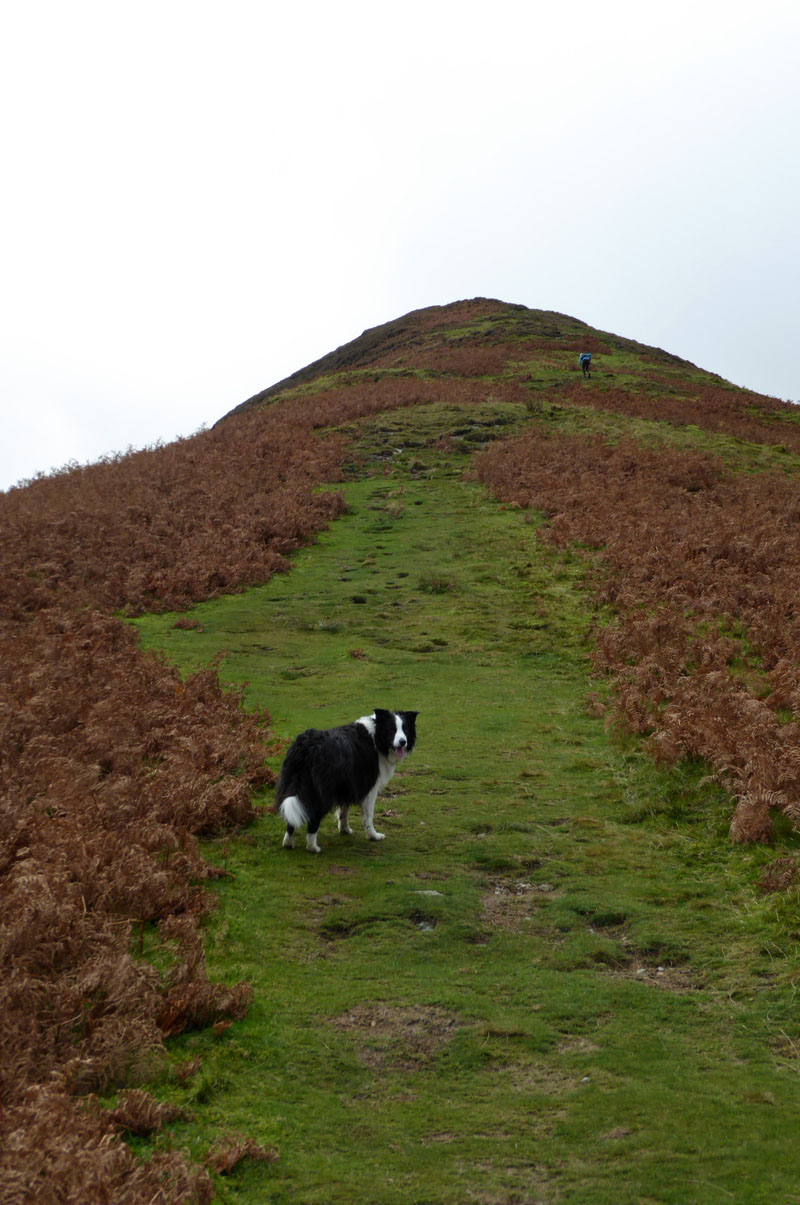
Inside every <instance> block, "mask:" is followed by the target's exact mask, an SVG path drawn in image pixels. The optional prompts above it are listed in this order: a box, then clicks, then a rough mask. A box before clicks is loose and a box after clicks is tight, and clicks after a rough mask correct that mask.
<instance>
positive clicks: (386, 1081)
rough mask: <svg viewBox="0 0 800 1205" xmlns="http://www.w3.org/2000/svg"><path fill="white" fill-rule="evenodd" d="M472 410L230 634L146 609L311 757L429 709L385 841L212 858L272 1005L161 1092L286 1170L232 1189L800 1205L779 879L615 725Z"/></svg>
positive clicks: (244, 614) (219, 942) (199, 1040)
mask: <svg viewBox="0 0 800 1205" xmlns="http://www.w3.org/2000/svg"><path fill="white" fill-rule="evenodd" d="M473 413H475V415H476V418H477V421H479V422H486V423H489V422H491V421H495V420H496V418H497V417H498V415H501V414H502V412H501V410H500V408H499V407H498V408H495V410H494V411H489V410H487V411H486V412H483V413H481V412H473ZM446 421H449V422H450V424H451V426H452V415H450V416H449V417H448V415H447V414H445V413H444V412H442V413H437V411H436V408H427V409H424V410H423V409H420V410H419V411H416V412H408V413H405V414H400V415H398V416H397V417H395V416H391V418H390V419H389V418H384V419H383V420H382V423H378V424H377V427H378V430H377V431H376V430H375V428H373V429H372V431H371V433H370V435H369V438H370V439H372V440H374V441H375V447H377V448H380V447H383V446H385V445H386V444H387V442H388V443H395V444H396V445H397V446H400V445H401V444H402V445H404V446H406V448H407V449H408V450H407V451H406V452H405V453H403V454H402V455H398V456H396V457H394V458H393V459H392V460H391V462H389V464H388V467H387V471H386V473H385V474H380V475H377V476H373V477H369V478H366V479H362V480H355V481H353V482H352V483H350V484H349V485H348V486H347V493H348V498H349V501H350V504H351V510H350V513H349V514H348V515H347V516H346V517H344V518H343V519H341V520H339V521H338V522H337V523H336V524H335V525H334V526H333V528H332V529H331V530H330V531H328V532H326V533H325V534H324V535H323V536H322V537H321V539H320V540H319V542H318V544H317V545H315V546H314V547H313V548H311V549H308V550H306V551H304V552H302V553H301V554H300V555H299V556H298V557H297V558H296V562H295V565H294V568H293V569H292V572H291V573H290V574H287V575H285V576H283V577H280V578H276V579H273V581H272V582H270V583H269V584H268V585H267V586H266V587H264V588H262V589H258V590H251V591H248V592H247V593H246V594H243V595H240V596H236V597H232V598H227V599H223V600H220V601H217V602H214V603H209V604H205V605H203V606H200V607H198V608H197V609H196V610H195V611H194V612H192V615H193V617H194V618H196V619H198V620H199V621H200V623H201V624H202V631H199V630H192V631H185V630H184V631H182V630H176V629H174V628H173V627H172V624H173V623H174V620H175V617H174V616H160V617H152V618H148V619H146V620H143V621H141V622H140V624H139V626H140V628H141V630H142V633H143V639H144V641H145V643H147V644H150V645H155V646H158V647H161V648H164V649H165V650H166V651H167V652H168V653H169V655H170V656H171V657H173V658H174V659H175V660H177V662H178V663H179V664H180V665H181V666H182V667H183V668H185V669H190V668H192V667H194V666H195V665H197V664H201V663H205V662H207V661H208V659H209V658H210V657H211V656H212V655H213V654H214V653H215V652H217V651H219V650H226V651H227V655H226V660H225V662H224V666H223V670H222V676H223V678H224V679H226V680H230V681H234V682H241V681H244V680H246V681H247V682H248V683H249V687H248V697H249V698H250V699H252V701H253V702H254V703H260V704H263V705H264V706H266V707H268V708H269V710H270V711H271V712H272V715H273V721H274V729H275V731H276V733H278V734H279V735H280V736H282V737H285V738H290V737H291V736H293V735H294V734H295V733H296V732H297V731H298V730H299V729H301V728H304V727H307V726H311V725H314V726H319V727H324V726H327V725H328V724H334V723H340V722H343V721H344V720H348V719H355V718H357V717H358V716H359V715H361V714H364V713H365V712H367V711H370V710H371V709H372V708H373V707H375V706H386V707H408V708H414V709H417V710H419V712H420V717H419V721H418V732H419V737H418V745H417V750H416V752H415V753H414V755H413V757H412V758H411V759H410V760H409V761H408V763H406V764H405V765H403V766H401V768H400V770H399V771H398V773H397V775H396V776H395V778H394V779H393V781H392V783H391V784H390V788H389V790H388V792H387V793H386V795H384V796H383V797H382V799H381V800H379V804H378V812H377V817H378V826H379V827H380V828H381V830H382V831H384V832H385V833H386V835H387V839H386V841H384V842H382V843H380V844H372V843H369V842H367V841H366V840H365V838H364V836H363V834H362V833H361V832H360V831H358V830H355V832H354V835H353V836H352V837H350V838H343V837H339V836H338V834H336V833H335V831H334V830H335V824H334V823H333V820H332V819H330V820H328V821H327V822H326V823H325V824H324V825H323V829H322V832H321V836H320V842H321V845H322V847H323V853H322V854H321V855H320V856H318V857H314V856H312V855H310V854H308V853H306V851H305V849H304V848H298V849H296V850H295V851H293V852H291V853H289V852H287V851H284V850H283V849H282V848H281V826H280V823H279V821H278V820H277V818H276V817H274V816H267V817H265V818H264V820H263V821H261V822H259V824H258V825H257V826H255V827H254V828H253V829H252V830H251V831H250V832H249V833H248V834H246V835H245V836H244V838H242V839H240V840H237V841H228V842H225V843H220V844H219V846H218V847H217V848H216V849H212V850H211V852H210V855H209V856H210V857H211V858H212V860H214V861H217V862H219V863H220V864H224V865H225V866H226V868H227V869H228V870H229V871H231V872H232V873H233V875H234V876H235V877H233V878H231V879H226V880H223V881H222V882H221V884H220V886H219V897H220V908H219V911H218V913H217V914H216V915H215V917H214V918H213V919H212V921H211V924H210V926H209V942H208V960H209V966H210V969H211V971H212V973H213V974H214V975H216V976H217V977H220V978H226V979H230V980H231V981H234V980H238V979H240V978H247V979H249V980H250V981H251V982H252V983H253V985H254V988H255V993H256V995H255V1003H254V1005H253V1007H252V1008H251V1011H250V1013H249V1015H248V1017H247V1018H246V1019H245V1020H244V1021H243V1022H240V1023H237V1024H236V1025H234V1026H233V1027H232V1028H230V1029H228V1030H225V1031H224V1032H222V1033H220V1034H216V1035H215V1034H213V1033H212V1032H210V1031H209V1032H202V1033H197V1034H190V1035H186V1036H184V1037H183V1038H181V1039H179V1040H177V1041H175V1042H174V1044H173V1048H174V1051H175V1054H176V1057H177V1058H179V1059H183V1058H187V1059H188V1058H196V1057H198V1056H199V1057H200V1058H201V1059H202V1069H201V1070H200V1071H199V1072H197V1074H196V1075H194V1076H193V1077H191V1078H189V1079H187V1081H186V1083H185V1084H180V1083H177V1082H176V1081H175V1080H174V1079H172V1080H169V1081H165V1083H164V1084H163V1085H161V1086H160V1091H161V1093H162V1095H164V1096H169V1097H170V1098H172V1099H174V1100H176V1101H178V1102H179V1103H181V1104H184V1105H187V1106H188V1107H190V1108H191V1109H192V1111H193V1114H194V1121H193V1122H191V1123H189V1122H187V1123H186V1124H183V1125H180V1126H177V1127H175V1129H174V1131H173V1133H174V1134H175V1135H176V1137H177V1139H178V1140H180V1141H181V1142H183V1143H186V1144H188V1146H189V1148H190V1150H191V1151H192V1152H193V1153H194V1154H195V1155H197V1156H198V1157H200V1156H201V1155H202V1154H203V1153H204V1151H205V1150H206V1149H207V1147H208V1145H209V1142H210V1141H211V1139H212V1137H213V1136H214V1135H215V1133H217V1132H218V1131H219V1130H220V1129H222V1130H223V1131H224V1130H226V1129H228V1128H230V1129H233V1130H239V1131H242V1132H244V1133H246V1134H248V1135H250V1136H252V1137H254V1138H255V1139H256V1140H257V1141H259V1142H261V1143H263V1144H264V1145H265V1146H267V1147H274V1148H275V1150H276V1151H277V1152H279V1158H278V1159H277V1160H276V1161H274V1162H271V1163H247V1162H245V1163H242V1164H240V1165H239V1166H238V1167H237V1169H236V1171H235V1172H234V1173H233V1175H231V1176H230V1177H228V1178H226V1179H225V1180H221V1181H220V1189H219V1192H220V1199H221V1200H227V1201H237V1202H238V1201H242V1202H290V1201H291V1202H315V1203H316V1202H320V1203H321V1202H343V1203H350V1202H359V1203H371V1202H375V1203H378V1202H380V1203H386V1205H390V1203H393V1202H397V1203H400V1202H420V1203H422V1202H429V1203H431V1205H434V1203H439V1202H441V1203H445V1202H469V1201H480V1202H508V1203H511V1202H533V1201H582V1202H583V1201H586V1202H615V1203H619V1202H639V1201H659V1202H661V1201H664V1202H666V1201H676V1202H684V1201H686V1202H688V1201H699V1202H715V1201H740V1202H741V1201H747V1202H750V1201H752V1202H761V1201H764V1202H767V1201H769V1202H775V1201H785V1202H789V1201H798V1200H800V1150H799V1149H798V1145H797V1141H796V1134H797V1131H798V1125H800V1081H798V1047H797V1042H798V1040H800V1039H798V1026H797V1014H796V1009H795V1005H794V982H793V976H794V975H796V971H795V968H796V965H797V962H796V956H795V954H796V940H797V936H798V935H797V933H796V932H793V931H791V929H790V928H788V927H787V924H786V923H785V922H784V921H783V920H782V916H781V914H780V912H779V909H778V906H777V905H776V904H774V903H773V902H771V900H770V899H769V898H762V897H760V896H758V895H757V894H756V893H755V891H754V888H753V884H754V881H755V878H756V876H757V872H758V867H759V865H761V864H762V863H763V862H764V861H765V860H767V858H768V856H774V851H773V852H772V854H771V855H767V854H766V853H765V851H763V850H761V849H751V848H742V847H732V846H730V845H729V844H728V842H727V839H726V831H727V823H728V818H729V805H728V803H727V801H726V800H724V799H723V798H722V797H721V795H720V794H719V793H718V792H717V791H716V789H715V788H713V787H710V786H708V785H703V784H702V781H701V779H702V770H701V768H699V767H691V766H690V767H684V768H683V769H681V770H680V771H676V772H670V773H667V772H664V771H659V770H657V769H656V768H654V767H653V766H651V765H650V764H649V763H648V762H647V761H646V760H645V759H644V758H643V757H641V756H640V754H639V753H638V752H637V751H636V749H635V748H633V747H632V746H631V747H623V746H621V745H620V744H618V743H615V742H614V741H613V740H611V738H610V737H609V736H608V735H607V734H606V732H605V731H604V728H603V725H602V721H601V720H598V719H596V718H594V717H592V716H591V715H590V714H589V712H588V711H587V708H586V705H585V700H586V694H587V690H588V689H589V687H588V685H587V676H588V672H589V664H588V651H589V644H588V640H587V633H588V631H589V628H590V625H591V622H592V618H593V617H592V613H591V609H590V604H589V600H588V598H587V596H586V594H585V593H584V592H583V591H582V589H581V588H580V586H581V568H580V564H579V562H578V561H577V560H573V559H572V558H570V557H566V558H564V557H557V556H555V555H554V554H553V553H551V552H549V551H546V550H543V548H542V547H541V546H540V545H539V544H538V543H537V540H536V534H535V528H534V526H533V525H531V524H528V523H526V522H525V521H524V516H523V515H522V514H521V513H520V512H518V511H514V510H504V509H502V508H500V507H498V506H497V505H495V504H494V503H492V502H491V501H487V499H486V498H485V496H484V495H483V493H482V492H481V491H480V490H479V489H478V488H477V487H475V486H474V485H471V484H469V483H465V482H464V481H462V480H461V477H460V471H461V467H462V465H463V463H464V461H463V457H459V456H457V455H450V456H447V455H445V454H443V453H439V452H434V450H433V445H432V444H431V443H430V440H431V438H432V435H433V433H434V432H435V428H436V426H437V423H438V424H440V425H441V424H442V423H445V422H446ZM381 427H383V430H381V429H380V428H381ZM387 428H388V429H387ZM476 430H477V428H475V429H473V432H472V434H473V435H474V434H475V431H476ZM465 437H466V438H469V437H470V432H469V431H467V433H466V436H465ZM459 438H461V437H460V436H459ZM413 444H416V445H417V446H416V447H413V446H411V445H413ZM426 445H427V446H426ZM279 761H280V756H279V755H278V756H276V759H275V764H276V766H277V764H278V763H279ZM354 829H355V826H354ZM162 1141H163V1139H162Z"/></svg>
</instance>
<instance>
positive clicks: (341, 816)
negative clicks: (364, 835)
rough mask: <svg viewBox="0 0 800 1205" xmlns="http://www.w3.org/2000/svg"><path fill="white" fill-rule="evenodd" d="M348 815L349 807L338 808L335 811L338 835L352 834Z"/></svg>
mask: <svg viewBox="0 0 800 1205" xmlns="http://www.w3.org/2000/svg"><path fill="white" fill-rule="evenodd" d="M349 815H350V808H349V806H345V807H340V808H337V809H336V819H337V820H338V822H339V832H340V833H352V831H353V830H352V829H351V827H350V821H349V819H348V816H349Z"/></svg>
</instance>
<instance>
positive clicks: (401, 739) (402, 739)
mask: <svg viewBox="0 0 800 1205" xmlns="http://www.w3.org/2000/svg"><path fill="white" fill-rule="evenodd" d="M394 718H395V720H396V721H397V728H396V730H395V734H394V741H393V742H392V748H393V749H394V754H395V757H396V758H397V760H398V761H402V759H403V758H404V757H405V755H406V752H407V749H408V738H407V737H406V733H405V729H404V728H403V717H402V716H399V715H396V716H395V717H394Z"/></svg>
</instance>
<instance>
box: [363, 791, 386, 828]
mask: <svg viewBox="0 0 800 1205" xmlns="http://www.w3.org/2000/svg"><path fill="white" fill-rule="evenodd" d="M377 798H378V789H377V787H376V788H375V790H374V791H370V793H369V795H367V797H366V799H364V800H362V802H361V815H362V817H363V819H364V828H365V829H366V830H367V836H368V837H369V839H370V841H382V840H383V839H384V837H385V836H386V834H385V833H379V832H377V831H376V829H375V825H374V823H373V820H374V816H375V800H376V799H377Z"/></svg>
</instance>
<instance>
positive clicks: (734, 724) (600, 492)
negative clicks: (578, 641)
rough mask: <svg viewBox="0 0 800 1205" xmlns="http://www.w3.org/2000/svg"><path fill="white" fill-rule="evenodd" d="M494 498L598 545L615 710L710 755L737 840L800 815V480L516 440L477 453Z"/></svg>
mask: <svg viewBox="0 0 800 1205" xmlns="http://www.w3.org/2000/svg"><path fill="white" fill-rule="evenodd" d="M475 469H476V472H477V475H478V477H479V478H480V480H481V481H483V482H484V483H485V484H486V485H488V486H489V487H490V488H491V489H492V491H493V492H494V493H496V494H497V496H498V497H500V498H502V499H504V500H505V501H509V502H516V503H518V504H519V505H521V506H525V507H528V506H530V507H535V508H536V509H538V510H541V511H543V512H544V514H545V515H546V516H547V517H548V519H549V525H548V526H547V527H546V529H545V533H544V534H545V536H546V538H549V539H550V540H552V541H553V542H554V543H556V544H557V545H558V546H559V547H562V548H563V547H566V546H567V545H570V544H573V543H577V544H579V545H585V546H588V547H589V548H591V549H592V550H597V551H600V552H601V553H602V557H601V562H600V564H601V568H600V569H599V570H598V571H597V572H596V574H595V587H596V590H597V593H598V596H599V597H600V599H602V601H603V602H605V603H607V604H609V605H610V606H611V608H612V609H613V612H614V614H615V617H616V618H615V620H614V622H612V623H611V624H610V625H609V626H607V627H602V628H600V629H599V630H598V631H597V633H596V652H595V659H596V662H597V664H598V666H599V667H602V668H603V669H605V670H608V671H610V672H611V673H612V674H613V676H614V680H615V683H616V696H615V704H614V717H615V718H616V719H617V720H619V721H621V722H623V723H624V725H625V726H626V727H627V728H629V729H632V730H633V731H635V732H639V733H646V734H649V739H650V747H651V749H652V751H653V753H654V754H655V755H656V756H658V757H662V758H666V759H668V760H675V759H677V758H678V757H681V756H684V755H693V756H698V757H702V758H705V759H707V760H708V761H709V762H710V763H711V764H712V765H713V766H714V767H715V768H716V769H717V771H718V772H719V773H720V775H721V776H723V778H724V779H725V780H726V781H727V783H728V784H729V785H730V787H731V789H732V791H733V792H734V794H735V795H736V797H737V798H738V801H739V802H738V806H737V809H736V812H735V814H734V817H733V821H732V824H731V836H732V837H733V838H734V839H735V840H740V841H745V840H766V839H768V837H769V836H770V833H771V828H772V821H771V818H770V813H771V812H772V811H773V810H777V811H780V812H784V813H785V814H786V815H787V816H789V817H791V819H792V821H793V822H795V823H798V822H800V774H798V771H799V770H800V722H798V719H797V717H798V715H799V714H800V614H799V613H798V607H797V583H798V581H800V490H798V484H797V481H796V479H795V478H794V477H789V476H786V475H784V474H780V473H775V472H772V473H759V474H752V475H745V474H741V473H733V472H731V471H729V470H726V469H725V467H724V466H723V463H722V462H721V461H720V460H718V459H716V458H714V457H711V456H708V455H703V454H700V453H695V452H688V451H673V450H669V449H667V448H659V449H657V450H653V449H648V448H644V447H642V446H641V445H639V444H637V443H635V442H633V441H632V440H626V441H623V442H621V443H619V444H617V445H616V446H612V445H610V444H607V443H605V442H603V441H598V440H597V439H593V440H588V439H586V438H583V437H580V436H553V437H550V438H548V436H547V434H546V433H545V432H543V431H542V430H541V429H531V430H530V431H529V432H527V433H526V434H525V435H524V436H523V437H522V438H520V439H517V440H512V441H509V442H505V443H502V444H495V445H493V446H492V447H491V448H489V449H487V450H486V451H484V452H482V453H481V454H479V456H478V457H477V458H476V463H475Z"/></svg>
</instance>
